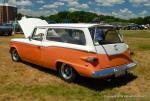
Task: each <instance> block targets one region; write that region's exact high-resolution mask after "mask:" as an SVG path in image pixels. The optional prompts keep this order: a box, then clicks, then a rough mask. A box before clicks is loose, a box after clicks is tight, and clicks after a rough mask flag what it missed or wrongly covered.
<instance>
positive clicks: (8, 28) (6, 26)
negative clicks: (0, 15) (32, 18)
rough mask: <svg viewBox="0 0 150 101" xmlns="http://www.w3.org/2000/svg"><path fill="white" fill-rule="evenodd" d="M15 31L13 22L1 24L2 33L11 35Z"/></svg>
mask: <svg viewBox="0 0 150 101" xmlns="http://www.w3.org/2000/svg"><path fill="white" fill-rule="evenodd" d="M12 32H13V25H12V24H7V23H5V24H1V25H0V35H8V36H11V35H12Z"/></svg>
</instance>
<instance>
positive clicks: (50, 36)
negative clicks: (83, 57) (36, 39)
mask: <svg viewBox="0 0 150 101" xmlns="http://www.w3.org/2000/svg"><path fill="white" fill-rule="evenodd" d="M46 39H47V40H50V41H57V42H64V43H71V44H77V45H85V44H86V40H85V35H84V32H83V31H82V30H77V29H48V32H47V36H46Z"/></svg>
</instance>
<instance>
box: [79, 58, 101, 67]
mask: <svg viewBox="0 0 150 101" xmlns="http://www.w3.org/2000/svg"><path fill="white" fill-rule="evenodd" d="M81 59H82V60H84V61H86V62H89V63H90V64H92V65H93V66H96V65H98V63H99V61H98V58H97V57H82V58H81Z"/></svg>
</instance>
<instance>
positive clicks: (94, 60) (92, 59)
mask: <svg viewBox="0 0 150 101" xmlns="http://www.w3.org/2000/svg"><path fill="white" fill-rule="evenodd" d="M85 60H86V61H87V62H90V63H93V62H97V61H98V58H95V57H87V58H86V59H85Z"/></svg>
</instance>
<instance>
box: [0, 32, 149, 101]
mask: <svg viewBox="0 0 150 101" xmlns="http://www.w3.org/2000/svg"><path fill="white" fill-rule="evenodd" d="M121 33H123V34H124V39H125V42H127V43H128V44H129V45H130V48H131V50H132V51H133V52H134V55H133V58H134V60H136V61H137V62H138V66H137V68H135V69H134V70H132V71H131V74H129V75H128V76H127V77H120V78H116V79H108V80H103V79H88V78H84V77H80V78H79V79H78V81H76V82H75V83H71V84H69V83H66V82H64V81H63V80H61V79H60V78H59V77H58V76H57V74H56V72H54V71H52V70H49V69H44V68H42V67H40V66H36V65H31V64H29V63H23V62H21V63H15V62H12V60H11V57H10V54H9V41H10V39H11V38H13V37H22V35H19V34H18V35H14V36H11V37H7V36H0V101H101V100H106V101H149V99H150V31H148V30H145V31H121Z"/></svg>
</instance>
